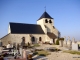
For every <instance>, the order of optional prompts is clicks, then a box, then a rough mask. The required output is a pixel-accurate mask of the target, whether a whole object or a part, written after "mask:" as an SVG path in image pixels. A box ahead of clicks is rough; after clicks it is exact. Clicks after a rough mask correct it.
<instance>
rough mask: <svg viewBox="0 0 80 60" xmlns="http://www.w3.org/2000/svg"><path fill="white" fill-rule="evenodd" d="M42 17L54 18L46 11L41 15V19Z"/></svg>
mask: <svg viewBox="0 0 80 60" xmlns="http://www.w3.org/2000/svg"><path fill="white" fill-rule="evenodd" d="M42 18H50V19H53V18H52V17H51V16H50V15H49V14H48V13H47V12H46V11H45V12H44V13H43V14H42V15H41V17H40V18H39V19H42ZM39 19H38V20H39Z"/></svg>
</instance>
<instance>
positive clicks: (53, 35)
mask: <svg viewBox="0 0 80 60" xmlns="http://www.w3.org/2000/svg"><path fill="white" fill-rule="evenodd" d="M47 35H48V36H49V37H50V38H52V39H53V38H57V36H56V35H55V34H54V33H51V32H47Z"/></svg>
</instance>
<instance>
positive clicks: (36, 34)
mask: <svg viewBox="0 0 80 60" xmlns="http://www.w3.org/2000/svg"><path fill="white" fill-rule="evenodd" d="M60 35H61V34H60V32H59V31H58V30H57V29H56V27H55V26H54V18H52V17H51V16H50V15H49V14H48V13H47V12H46V11H45V12H44V13H43V14H42V16H41V17H40V18H39V19H38V20H37V24H26V23H14V22H10V23H9V28H8V34H7V35H5V36H4V37H2V38H0V40H1V41H2V44H3V45H7V44H8V42H9V41H10V42H11V43H21V42H22V40H23V39H22V38H23V37H24V38H25V42H26V43H28V42H29V43H38V42H40V41H42V42H50V41H51V40H52V41H53V43H55V39H57V38H59V37H60Z"/></svg>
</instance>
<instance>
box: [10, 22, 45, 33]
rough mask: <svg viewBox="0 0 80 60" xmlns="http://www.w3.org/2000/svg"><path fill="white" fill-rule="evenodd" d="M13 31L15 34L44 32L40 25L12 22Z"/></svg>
mask: <svg viewBox="0 0 80 60" xmlns="http://www.w3.org/2000/svg"><path fill="white" fill-rule="evenodd" d="M10 29H11V33H15V34H44V32H43V30H42V28H41V26H40V25H36V24H24V23H13V22H11V23H10Z"/></svg>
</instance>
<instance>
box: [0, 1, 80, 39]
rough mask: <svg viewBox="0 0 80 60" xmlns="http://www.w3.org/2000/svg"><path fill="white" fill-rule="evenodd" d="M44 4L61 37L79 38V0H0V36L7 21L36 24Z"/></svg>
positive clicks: (7, 24)
mask: <svg viewBox="0 0 80 60" xmlns="http://www.w3.org/2000/svg"><path fill="white" fill-rule="evenodd" d="M45 6H46V11H47V13H48V14H49V15H50V16H51V17H53V18H54V26H55V27H56V28H57V29H58V30H59V31H60V32H61V37H64V36H66V38H68V36H70V39H72V38H73V37H74V38H75V39H76V40H80V0H0V38H1V37H3V36H5V35H6V34H8V26H9V22H18V23H29V24H36V23H37V20H38V19H39V18H40V16H41V15H42V14H43V13H44V11H45Z"/></svg>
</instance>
